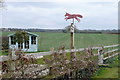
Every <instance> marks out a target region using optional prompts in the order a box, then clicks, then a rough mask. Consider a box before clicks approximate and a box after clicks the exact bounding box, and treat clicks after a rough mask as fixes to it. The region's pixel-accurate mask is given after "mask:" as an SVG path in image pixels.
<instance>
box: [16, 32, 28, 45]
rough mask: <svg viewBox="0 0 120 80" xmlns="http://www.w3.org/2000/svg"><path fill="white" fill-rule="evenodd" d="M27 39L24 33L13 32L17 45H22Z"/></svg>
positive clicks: (26, 34)
mask: <svg viewBox="0 0 120 80" xmlns="http://www.w3.org/2000/svg"><path fill="white" fill-rule="evenodd" d="M28 39H29V36H28V33H27V32H25V31H16V32H15V40H16V42H18V43H23V42H24V41H27V40H28Z"/></svg>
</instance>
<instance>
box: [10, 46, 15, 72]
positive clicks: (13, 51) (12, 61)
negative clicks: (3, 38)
mask: <svg viewBox="0 0 120 80" xmlns="http://www.w3.org/2000/svg"><path fill="white" fill-rule="evenodd" d="M14 59H15V49H14V48H13V49H12V55H11V63H10V69H11V70H12V71H14V70H15V62H14Z"/></svg>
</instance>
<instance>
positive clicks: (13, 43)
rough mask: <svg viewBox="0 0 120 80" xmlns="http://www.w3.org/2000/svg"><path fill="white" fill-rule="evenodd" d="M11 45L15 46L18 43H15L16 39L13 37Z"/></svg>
mask: <svg viewBox="0 0 120 80" xmlns="http://www.w3.org/2000/svg"><path fill="white" fill-rule="evenodd" d="M11 44H12V45H15V44H16V42H15V37H13V36H11Z"/></svg>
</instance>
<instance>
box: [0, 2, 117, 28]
mask: <svg viewBox="0 0 120 80" xmlns="http://www.w3.org/2000/svg"><path fill="white" fill-rule="evenodd" d="M66 12H68V13H70V14H80V15H82V16H83V18H81V19H80V22H77V21H75V25H76V26H77V28H78V29H80V30H84V29H95V30H107V29H118V1H117V0H104V1H102V0H9V1H6V3H5V9H3V10H2V12H0V17H1V19H0V23H1V25H0V26H2V27H3V28H24V29H28V28H39V29H63V28H65V27H66V26H68V25H70V24H71V22H72V20H68V21H66V20H65V19H64V18H65V16H64V15H65V13H66Z"/></svg>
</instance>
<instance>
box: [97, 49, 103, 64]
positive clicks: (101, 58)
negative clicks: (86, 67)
mask: <svg viewBox="0 0 120 80" xmlns="http://www.w3.org/2000/svg"><path fill="white" fill-rule="evenodd" d="M103 54H104V51H103V47H101V48H99V49H98V64H103Z"/></svg>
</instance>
